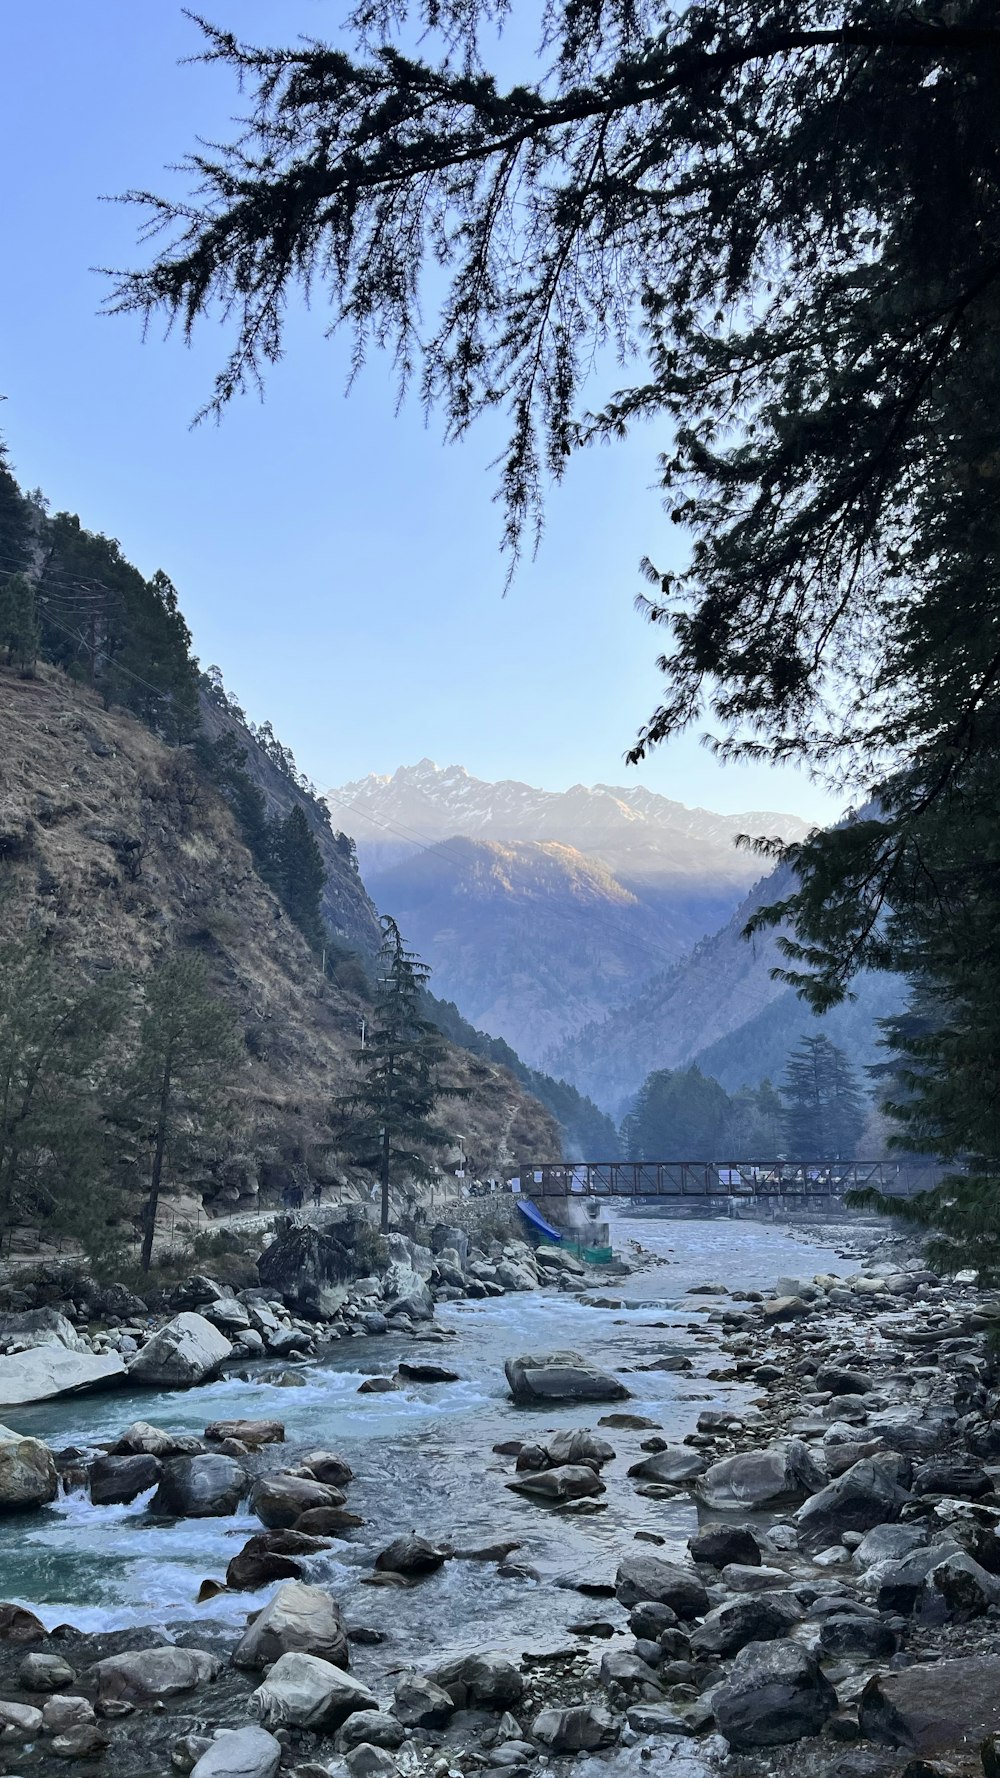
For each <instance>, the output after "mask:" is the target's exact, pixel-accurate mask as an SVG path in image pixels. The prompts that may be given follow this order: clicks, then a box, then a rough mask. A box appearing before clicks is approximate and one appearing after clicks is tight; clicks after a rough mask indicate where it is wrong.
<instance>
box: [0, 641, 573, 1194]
mask: <svg viewBox="0 0 1000 1778" xmlns="http://www.w3.org/2000/svg"><path fill="white" fill-rule="evenodd" d="M0 762H2V763H0V933H3V934H4V935H10V934H14V933H20V932H24V931H26V930H28V929H34V930H40V931H42V932H43V933H44V935H45V937H46V940H47V941H48V942H49V943H50V944H51V945H52V946H53V948H55V949H57V950H58V951H59V952H61V953H62V954H63V955H64V956H65V957H68V958H71V959H73V960H75V961H78V963H79V966H80V969H81V970H82V971H85V972H88V973H96V972H100V971H106V970H109V969H123V970H126V971H129V972H139V973H141V972H142V971H144V970H145V969H146V968H148V967H149V966H150V964H151V963H152V962H153V961H154V960H155V959H156V958H157V957H158V956H159V955H160V954H161V953H162V952H164V951H165V950H167V949H169V948H172V947H181V948H182V949H188V950H191V951H195V952H197V953H198V954H199V955H200V956H201V957H203V958H204V959H205V961H206V964H207V966H208V969H209V971H210V975H211V978H212V981H213V985H214V986H215V987H216V988H217V989H218V990H219V991H221V993H222V994H223V995H224V996H225V997H226V998H227V999H228V1000H229V1002H230V1003H231V1005H232V1006H233V1008H234V1009H235V1011H236V1013H237V1015H238V1019H239V1023H240V1025H241V1027H242V1030H243V1034H244V1038H245V1043H246V1049H247V1055H248V1067H247V1074H246V1084H245V1087H244V1115H243V1116H242V1117H241V1128H240V1132H239V1138H238V1140H236V1141H235V1142H234V1141H232V1139H230V1141H229V1145H228V1147H227V1148H226V1150H225V1152H219V1153H217V1154H214V1155H212V1156H210V1157H208V1159H207V1160H206V1164H205V1166H204V1168H203V1170H202V1172H201V1173H200V1174H198V1175H196V1176H192V1177H190V1178H187V1179H184V1180H180V1181H174V1182H173V1183H174V1185H175V1186H177V1187H181V1186H183V1188H184V1189H185V1190H187V1191H191V1190H194V1191H200V1192H202V1193H203V1194H204V1195H205V1196H206V1197H207V1198H209V1199H210V1201H211V1202H212V1203H213V1205H215V1206H219V1205H226V1206H231V1205H233V1204H236V1203H242V1204H245V1205H247V1206H248V1207H249V1206H250V1205H251V1204H252V1203H253V1202H255V1201H256V1198H257V1194H258V1192H259V1190H261V1189H263V1190H264V1191H265V1192H269V1191H273V1190H275V1189H277V1188H278V1187H280V1186H281V1185H283V1184H284V1183H286V1182H287V1181H288V1180H289V1179H290V1178H293V1179H296V1180H298V1181H300V1182H304V1183H306V1182H308V1180H309V1179H310V1178H319V1179H322V1180H329V1179H331V1178H333V1177H336V1176H337V1173H338V1166H337V1157H336V1155H335V1153H334V1152H333V1149H332V1145H331V1138H330V1131H329V1125H328V1108H329V1106H330V1103H331V1100H332V1099H333V1098H334V1097H335V1096H336V1095H338V1094H340V1093H343V1092H344V1091H345V1090H346V1089H347V1086H348V1082H349V1080H350V1077H351V1061H350V1057H351V1052H352V1051H353V1050H354V1048H355V1047H356V1045H357V1041H358V1031H359V1025H360V1019H361V1016H362V1013H363V1011H364V1005H363V1002H362V1001H361V1000H360V999H359V998H358V997H357V995H355V994H352V993H350V992H348V991H347V990H345V989H344V988H343V987H341V986H338V985H337V984H336V983H335V982H331V981H329V980H326V979H324V977H323V975H322V973H321V971H320V969H319V967H318V964H317V960H316V958H315V956H314V955H313V954H312V952H311V951H310V949H309V947H308V945H307V944H306V942H305V940H304V938H303V937H302V935H301V933H300V932H299V931H298V929H297V928H296V926H295V925H294V924H293V923H292V921H291V920H290V919H289V918H288V916H287V915H286V914H285V912H284V911H283V909H282V907H281V905H280V903H279V902H278V900H277V899H276V897H275V895H274V894H273V893H272V892H271V890H270V889H269V888H268V887H267V886H266V885H265V884H264V883H263V881H262V880H261V878H260V876H259V875H258V874H257V872H256V871H255V869H254V867H253V863H252V860H251V858H250V854H249V853H248V851H247V849H246V847H245V846H244V844H243V843H242V841H241V840H240V838H239V837H238V834H237V830H236V827H235V824H234V820H233V817H232V814H231V812H230V810H229V808H228V806H227V805H226V803H225V802H224V801H223V799H222V797H221V796H220V795H219V793H218V792H217V790H216V789H215V787H214V785H213V783H212V780H211V778H210V777H209V776H208V775H207V774H206V772H205V771H204V770H203V769H202V768H201V767H200V765H199V762H198V755H197V751H196V749H193V748H191V747H169V746H167V745H165V744H164V743H163V742H162V741H160V740H159V739H158V738H157V737H156V736H155V735H154V734H153V733H152V732H151V730H150V729H149V728H147V727H146V726H145V725H144V724H143V723H142V722H140V721H138V720H137V719H136V718H135V717H134V716H132V715H130V714H129V713H127V712H126V711H124V710H123V709H121V708H120V707H112V708H111V709H110V710H107V709H105V708H104V707H103V705H102V702H101V700H100V699H99V698H98V697H97V696H95V695H94V694H93V693H92V692H91V691H90V690H88V689H87V688H86V687H85V686H82V685H80V684H79V683H75V682H73V681H72V680H70V679H69V678H67V677H66V676H65V675H64V674H63V673H62V672H61V671H60V670H59V669H57V668H51V667H47V666H40V667H39V669H38V675H37V677H35V678H33V679H24V678H20V677H18V675H17V674H16V673H15V672H13V671H10V670H7V669H0ZM274 794H275V795H278V794H279V792H278V788H277V787H275V792H274ZM330 863H331V865H333V864H335V863H336V861H335V860H333V859H331V860H330ZM331 876H332V877H333V883H332V888H331V890H330V892H329V893H330V895H331V897H332V899H333V901H334V903H335V905H336V907H337V910H338V925H339V927H340V930H342V931H343V932H345V933H349V934H350V935H351V936H352V937H353V938H354V940H355V942H356V943H358V944H360V945H365V944H367V947H368V948H370V946H371V943H372V942H373V941H374V936H375V932H376V925H375V917H374V913H373V910H372V908H371V905H370V903H369V902H368V901H367V897H366V896H365V892H364V889H363V886H362V885H361V882H360V879H359V878H358V876H357V873H356V871H355V870H354V867H353V864H352V862H351V860H350V856H349V852H348V854H347V855H345V856H342V857H341V858H340V861H339V867H338V868H337V869H336V871H335V872H334V870H333V869H331ZM446 1073H447V1078H448V1079H449V1080H450V1081H451V1082H452V1083H453V1084H455V1085H459V1086H461V1087H463V1088H467V1089H470V1096H469V1098H468V1099H465V1100H462V1101H459V1102H456V1103H458V1104H460V1107H461V1108H460V1110H459V1111H456V1128H457V1129H459V1130H461V1132H462V1134H463V1135H464V1137H465V1142H466V1149H467V1151H468V1152H469V1153H470V1154H471V1155H472V1156H473V1157H474V1159H475V1161H476V1162H477V1164H481V1165H483V1166H484V1167H486V1168H491V1167H493V1166H499V1165H501V1164H503V1162H504V1161H505V1160H506V1159H507V1158H511V1159H514V1160H517V1159H520V1157H522V1156H523V1157H524V1158H525V1159H530V1158H533V1157H536V1156H537V1155H539V1154H543V1155H548V1154H551V1153H552V1152H554V1151H558V1149H559V1146H560V1143H559V1135H558V1132H557V1130H556V1127H555V1125H554V1121H553V1120H552V1119H551V1118H550V1116H549V1114H548V1113H547V1112H546V1111H545V1110H544V1109H543V1108H542V1106H541V1105H540V1104H538V1102H537V1101H536V1100H534V1099H532V1098H530V1097H529V1096H528V1095H526V1094H525V1093H524V1092H523V1090H522V1089H521V1087H520V1086H519V1084H518V1083H517V1082H516V1081H515V1080H514V1078H513V1076H512V1075H511V1074H509V1073H508V1072H507V1071H506V1070H505V1069H503V1068H501V1067H496V1066H492V1065H490V1064H489V1063H487V1062H484V1061H483V1060H482V1059H479V1058H473V1057H471V1056H469V1055H468V1054H467V1053H466V1052H464V1051H461V1050H458V1049H455V1048H451V1049H450V1050H449V1053H448V1062H447V1069H446ZM445 1104H447V1101H446V1102H445ZM445 1116H447V1111H445Z"/></svg>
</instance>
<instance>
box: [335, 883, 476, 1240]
mask: <svg viewBox="0 0 1000 1778" xmlns="http://www.w3.org/2000/svg"><path fill="white" fill-rule="evenodd" d="M382 933H383V942H382V950H381V953H380V956H379V964H378V986H377V988H376V993H375V1006H374V1009H373V1015H372V1020H371V1025H370V1028H369V1030H368V1033H367V1037H366V1042H365V1044H364V1047H363V1048H362V1049H360V1050H358V1051H357V1053H356V1061H357V1065H358V1069H359V1072H360V1075H361V1080H360V1082H359V1084H358V1086H357V1088H356V1090H355V1091H354V1092H353V1093H352V1094H351V1095H350V1096H349V1097H348V1098H346V1099H345V1100H343V1101H341V1103H340V1104H339V1105H338V1106H337V1107H336V1108H335V1112H334V1123H335V1127H336V1129H337V1131H338V1134H339V1137H340V1142H341V1147H342V1151H343V1153H344V1155H345V1157H347V1158H349V1159H350V1160H353V1161H354V1162H356V1164H357V1165H358V1166H361V1167H366V1168H368V1169H369V1170H370V1171H371V1172H373V1173H375V1174H376V1175H377V1177H378V1180H379V1187H380V1193H381V1217H380V1221H381V1228H382V1233H383V1234H385V1233H386V1232H387V1231H388V1228H389V1191H390V1187H391V1186H392V1185H393V1184H396V1183H399V1182H400V1181H402V1180H403V1179H404V1178H406V1177H407V1176H412V1177H413V1178H414V1179H426V1178H429V1177H431V1176H432V1171H433V1170H432V1167H431V1164H430V1161H429V1155H431V1154H433V1152H434V1151H435V1150H440V1149H442V1148H446V1147H448V1146H449V1144H450V1143H451V1142H452V1141H453V1140H454V1138H453V1137H452V1136H451V1135H450V1134H449V1133H448V1131H447V1130H445V1129H444V1128H443V1127H442V1126H441V1125H440V1124H439V1123H437V1122H436V1121H435V1113H436V1110H437V1106H438V1102H439V1100H440V1099H441V1097H442V1093H443V1092H445V1091H448V1092H449V1093H450V1094H451V1096H453V1097H462V1096H463V1093H462V1092H459V1091H458V1090H457V1089H455V1088H447V1089H445V1088H443V1087H442V1086H441V1085H440V1082H439V1079H438V1065H439V1064H440V1062H441V1059H442V1052H443V1045H442V1042H441V1038H440V1035H439V1034H438V1033H437V1032H436V1031H435V1030H434V1028H433V1026H431V1025H430V1024H429V1023H428V1021H427V1020H426V1019H425V1018H424V1017H423V1016H422V1013H421V1006H420V997H421V991H422V989H423V987H424V985H425V983H426V981H427V978H428V976H429V975H430V970H429V969H428V968H427V966H426V964H424V963H421V962H420V960H419V958H417V957H416V956H415V955H414V953H413V952H412V951H408V950H407V948H406V946H405V945H404V943H403V939H402V935H401V933H400V931H399V928H398V926H397V925H396V922H395V920H393V919H392V918H391V917H390V916H389V915H388V914H383V916H382Z"/></svg>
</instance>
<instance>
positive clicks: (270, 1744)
mask: <svg viewBox="0 0 1000 1778" xmlns="http://www.w3.org/2000/svg"><path fill="white" fill-rule="evenodd" d="M281 1752H282V1748H281V1742H280V1741H278V1740H276V1739H275V1737H274V1735H269V1734H268V1732H267V1730H266V1729H261V1728H258V1727H257V1726H256V1725H255V1724H253V1723H251V1724H250V1726H249V1727H247V1728H244V1729H220V1730H219V1732H218V1734H217V1735H216V1737H215V1740H214V1741H213V1742H212V1745H211V1747H210V1748H209V1749H208V1751H207V1752H206V1753H203V1754H202V1756H201V1758H200V1760H199V1761H198V1763H197V1765H195V1766H194V1767H193V1769H192V1772H191V1778H276V1774H277V1771H278V1767H279V1765H280V1764H281Z"/></svg>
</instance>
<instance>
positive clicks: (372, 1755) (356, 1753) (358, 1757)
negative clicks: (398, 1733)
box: [344, 1741, 397, 1778]
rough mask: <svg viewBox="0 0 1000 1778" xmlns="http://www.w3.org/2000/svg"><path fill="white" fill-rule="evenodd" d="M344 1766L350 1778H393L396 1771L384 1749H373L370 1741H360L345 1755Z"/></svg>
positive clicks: (391, 1759) (394, 1764)
mask: <svg viewBox="0 0 1000 1778" xmlns="http://www.w3.org/2000/svg"><path fill="white" fill-rule="evenodd" d="M344 1764H345V1765H346V1767H347V1769H348V1771H349V1772H350V1774H351V1778H393V1774H394V1773H395V1772H396V1770H397V1767H396V1762H395V1760H394V1759H393V1757H392V1755H391V1753H387V1752H386V1750H385V1748H384V1747H373V1746H372V1743H371V1742H370V1741H362V1742H361V1744H360V1745H359V1746H358V1747H352V1748H351V1750H350V1752H349V1753H345V1755H344Z"/></svg>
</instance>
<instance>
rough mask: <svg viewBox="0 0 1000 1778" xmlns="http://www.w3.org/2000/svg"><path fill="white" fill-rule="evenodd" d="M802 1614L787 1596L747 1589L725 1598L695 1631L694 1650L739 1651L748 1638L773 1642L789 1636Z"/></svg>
mask: <svg viewBox="0 0 1000 1778" xmlns="http://www.w3.org/2000/svg"><path fill="white" fill-rule="evenodd" d="M801 1616H802V1613H801V1611H800V1610H799V1608H798V1606H797V1605H796V1604H795V1603H794V1602H793V1601H792V1600H791V1599H790V1598H788V1597H787V1596H784V1597H782V1596H779V1597H775V1595H774V1594H773V1593H772V1594H767V1593H746V1594H743V1595H742V1597H741V1598H739V1599H726V1600H724V1601H723V1603H722V1604H721V1605H717V1606H716V1607H715V1609H714V1610H713V1611H710V1612H709V1613H708V1614H707V1616H706V1617H705V1618H704V1619H703V1621H702V1622H701V1623H700V1624H699V1625H698V1628H697V1629H696V1630H694V1631H693V1632H692V1635H691V1650H692V1653H694V1654H697V1655H721V1656H723V1657H725V1656H727V1655H735V1654H739V1651H740V1649H741V1648H746V1646H747V1643H748V1642H774V1641H777V1640H778V1639H779V1638H780V1637H782V1636H787V1635H788V1634H789V1633H790V1631H791V1629H792V1626H793V1625H794V1624H796V1623H798V1621H799V1619H800V1617H801Z"/></svg>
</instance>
